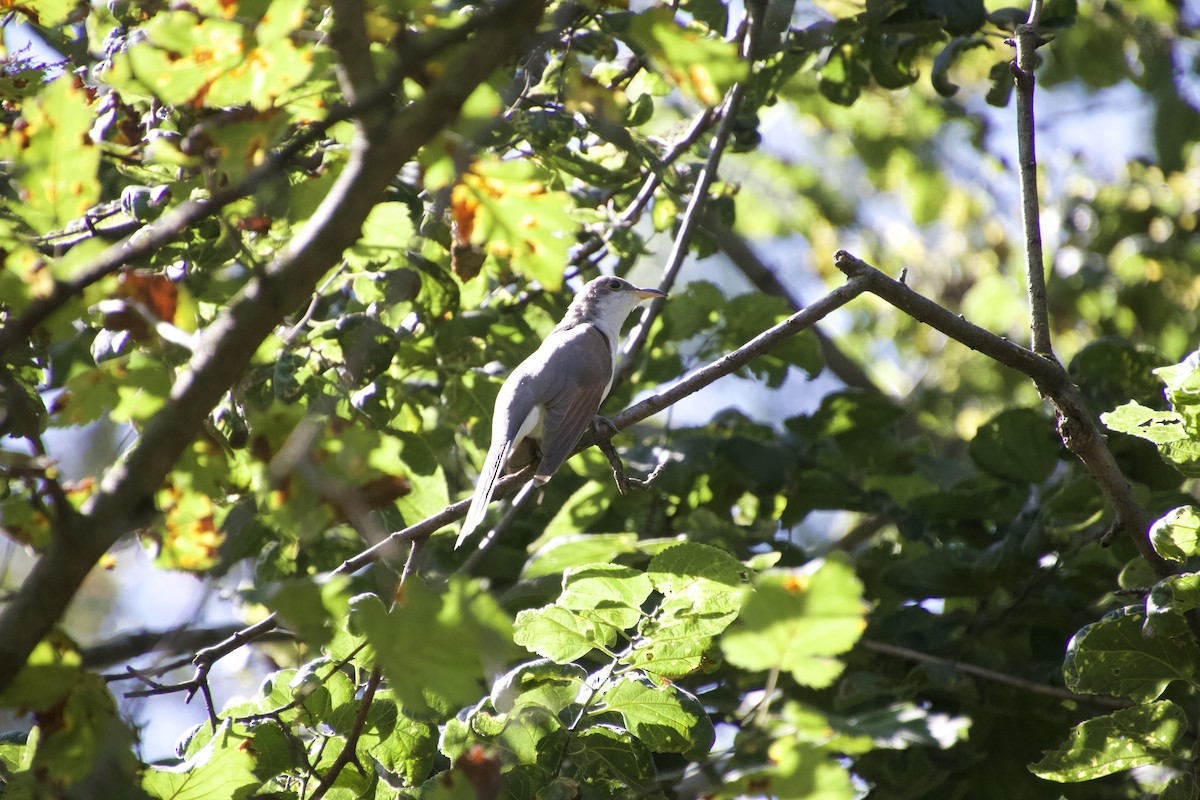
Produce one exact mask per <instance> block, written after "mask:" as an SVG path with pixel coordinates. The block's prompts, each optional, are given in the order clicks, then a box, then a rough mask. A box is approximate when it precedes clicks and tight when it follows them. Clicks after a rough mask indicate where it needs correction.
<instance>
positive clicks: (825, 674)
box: [721, 560, 866, 688]
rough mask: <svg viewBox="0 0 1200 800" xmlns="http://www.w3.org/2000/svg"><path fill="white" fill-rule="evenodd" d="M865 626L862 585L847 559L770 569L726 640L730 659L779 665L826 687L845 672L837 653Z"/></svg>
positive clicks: (745, 664)
mask: <svg viewBox="0 0 1200 800" xmlns="http://www.w3.org/2000/svg"><path fill="white" fill-rule="evenodd" d="M865 627H866V606H865V604H864V603H863V599H862V584H861V583H860V582H859V580H858V578H857V577H855V575H854V570H853V569H851V568H850V567H849V566H848V565H847V564H845V563H843V562H842V561H833V560H827V561H823V562H814V564H811V565H809V568H807V569H796V570H772V571H770V572H767V573H765V574H764V575H763V576H762V578H761V579H760V581H759V583H758V585H757V586H756V587H755V589H754V590H753V592H752V593H751V594H750V595H749V597H748V598H747V599H746V602H745V604H744V605H743V607H742V611H741V613H740V614H739V615H738V618H737V620H736V621H735V622H734V623H733V625H732V626H730V628H729V630H728V631H726V632H725V635H724V636H723V637H722V639H721V651H722V653H724V655H725V658H726V660H727V661H729V663H731V664H733V665H734V666H737V667H741V668H742V669H748V670H768V669H780V670H784V671H787V672H790V673H791V674H792V677H793V678H795V679H796V681H797V682H798V683H801V684H803V685H805V686H813V687H816V688H823V687H825V686H828V685H830V684H831V683H832V682H833V680H834V678H836V677H837V676H838V675H839V674H840V673H841V671H842V666H843V665H842V663H841V662H840V661H839V660H838V659H836V658H834V656H836V655H838V654H840V653H844V652H846V651H847V650H849V649H850V648H851V647H853V646H854V643H855V642H856V641H858V637H859V636H861V635H862V632H863V630H864V628H865Z"/></svg>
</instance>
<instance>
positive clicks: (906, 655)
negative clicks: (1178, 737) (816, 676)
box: [858, 639, 1131, 708]
mask: <svg viewBox="0 0 1200 800" xmlns="http://www.w3.org/2000/svg"><path fill="white" fill-rule="evenodd" d="M858 646H859V647H861V648H862V649H864V650H870V651H872V652H875V653H881V654H883V655H886V656H893V657H895V658H903V659H905V660H907V661H919V662H923V663H925V664H937V665H938V666H941V667H950V668H951V669H954V670H957V671H958V672H961V673H963V674H964V675H971V676H973V677H976V678H982V679H983V680H985V681H991V682H992V683H999V684H1001V685H1003V686H1010V687H1012V688H1014V689H1020V690H1021V691H1023V692H1032V693H1033V694H1037V695H1041V696H1042V697H1052V698H1054V699H1055V700H1065V701H1068V702H1072V703H1083V704H1087V705H1093V706H1100V707H1101V708H1128V707H1129V706H1130V705H1131V704H1130V703H1129V702H1128V701H1127V700H1121V699H1119V698H1116V697H1103V696H1100V695H1091V694H1076V693H1075V692H1072V691H1069V690H1067V689H1061V688H1059V687H1057V686H1048V685H1046V684H1044V683H1038V682H1037V681H1031V680H1028V679H1026V678H1021V677H1018V676H1016V675H1009V674H1008V673H1006V672H999V671H997V670H994V669H988V668H987V667H980V666H977V665H975V664H968V663H966V662H965V661H954V660H952V659H949V658H942V657H941V656H935V655H930V654H929V653H922V652H921V651H919V650H910V649H909V648H907V647H900V646H899V645H894V644H888V643H887V642H877V641H874V640H873V639H859V640H858Z"/></svg>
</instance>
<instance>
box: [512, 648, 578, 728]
mask: <svg viewBox="0 0 1200 800" xmlns="http://www.w3.org/2000/svg"><path fill="white" fill-rule="evenodd" d="M585 680H587V671H586V670H584V669H583V668H582V667H579V666H577V665H575V664H556V663H554V662H553V661H551V660H549V659H538V660H537V661H530V662H527V663H525V664H521V665H520V666H518V667H515V668H513V669H512V670H510V671H508V672H507V673H505V674H504V675H501V676H500V677H499V678H497V679H496V682H495V683H493V684H492V694H491V701H492V705H493V706H494V707H495V709H496V710H497V711H499V712H500V713H501V714H511V713H514V712H516V711H520V710H521V709H523V708H526V707H531V706H533V707H537V708H542V709H545V710H547V711H549V712H550V713H551V714H558V712H559V711H561V710H563V709H564V708H566V707H567V706H568V705H570V704H571V703H574V702H575V699H576V697H577V696H578V695H579V689H580V687H581V686H583V682H584V681H585Z"/></svg>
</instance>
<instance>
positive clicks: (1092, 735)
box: [1029, 700, 1188, 783]
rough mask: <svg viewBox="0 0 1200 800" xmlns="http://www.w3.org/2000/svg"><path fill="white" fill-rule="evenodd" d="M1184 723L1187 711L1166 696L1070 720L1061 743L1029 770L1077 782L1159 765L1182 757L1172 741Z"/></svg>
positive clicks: (1181, 729) (1055, 779)
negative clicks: (1074, 721)
mask: <svg viewBox="0 0 1200 800" xmlns="http://www.w3.org/2000/svg"><path fill="white" fill-rule="evenodd" d="M1187 727H1188V721H1187V715H1186V714H1185V713H1184V712H1183V709H1181V708H1180V707H1179V706H1177V705H1175V704H1174V703H1172V702H1170V701H1169V700H1164V701H1161V702H1157V703H1149V704H1147V705H1139V706H1134V707H1133V708H1123V709H1121V710H1120V711H1114V712H1113V713H1112V714H1108V715H1106V716H1103V717H1095V718H1093V719H1089V720H1085V721H1084V722H1081V723H1080V724H1078V725H1076V726H1075V730H1073V731H1072V732H1071V736H1070V738H1068V739H1067V741H1066V742H1064V743H1063V745H1062V746H1061V747H1059V748H1058V749H1057V750H1054V751H1052V752H1049V753H1047V754H1046V755H1045V756H1043V757H1042V760H1041V761H1038V762H1037V763H1036V764H1030V765H1029V770H1030V771H1031V772H1032V773H1033V774H1034V775H1037V776H1038V777H1039V778H1044V779H1045V780H1048V781H1056V782H1058V783H1079V782H1081V781H1091V780H1095V779H1097V778H1103V777H1104V776H1106V775H1112V774H1114V773H1117V772H1124V771H1126V770H1130V769H1133V768H1134V767H1144V766H1150V765H1154V764H1161V763H1162V762H1163V761H1164V760H1166V759H1168V758H1172V757H1174V756H1180V757H1182V756H1184V753H1183V752H1178V753H1177V752H1176V748H1175V745H1176V743H1177V742H1178V741H1179V737H1180V736H1182V735H1183V734H1184V733H1185V732H1186V731H1187Z"/></svg>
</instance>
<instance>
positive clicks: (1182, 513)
mask: <svg viewBox="0 0 1200 800" xmlns="http://www.w3.org/2000/svg"><path fill="white" fill-rule="evenodd" d="M1150 543H1151V544H1153V545H1154V549H1155V551H1156V552H1157V553H1158V554H1159V555H1160V556H1162V557H1163V558H1166V559H1169V560H1171V561H1186V560H1187V559H1189V558H1191V557H1193V556H1196V555H1200V509H1198V508H1196V507H1195V506H1180V507H1179V508H1175V509H1172V510H1171V511H1168V512H1167V513H1166V514H1165V515H1164V516H1162V517H1160V518H1159V519H1158V520H1156V521H1155V523H1154V524H1153V525H1152V526H1150Z"/></svg>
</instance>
